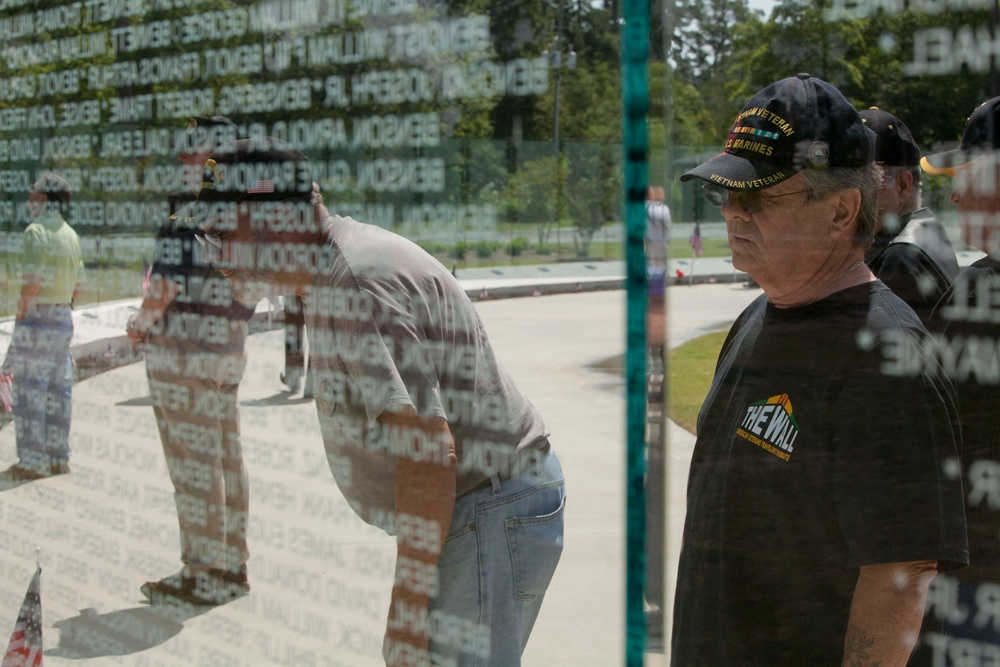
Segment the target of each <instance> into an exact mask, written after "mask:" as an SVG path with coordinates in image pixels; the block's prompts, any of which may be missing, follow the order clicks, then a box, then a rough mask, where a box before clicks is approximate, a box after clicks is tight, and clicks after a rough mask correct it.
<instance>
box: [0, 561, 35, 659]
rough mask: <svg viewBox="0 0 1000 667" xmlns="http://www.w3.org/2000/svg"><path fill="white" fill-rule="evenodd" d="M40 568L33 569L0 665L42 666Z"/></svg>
mask: <svg viewBox="0 0 1000 667" xmlns="http://www.w3.org/2000/svg"><path fill="white" fill-rule="evenodd" d="M41 574H42V568H41V567H38V568H36V569H35V576H34V577H33V578H32V580H31V584H30V585H29V586H28V592H27V593H26V594H25V596H24V602H23V603H22V604H21V611H20V612H19V613H18V614H17V622H16V623H14V634H12V635H11V636H10V643H9V644H8V645H7V653H6V655H4V657H3V663H0V667H42V596H41V592H40V589H39V578H40V576H41Z"/></svg>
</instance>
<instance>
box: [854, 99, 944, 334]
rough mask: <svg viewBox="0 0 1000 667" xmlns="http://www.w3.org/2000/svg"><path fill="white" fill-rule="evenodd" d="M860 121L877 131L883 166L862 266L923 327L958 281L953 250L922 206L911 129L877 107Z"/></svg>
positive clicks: (878, 155)
mask: <svg viewBox="0 0 1000 667" xmlns="http://www.w3.org/2000/svg"><path fill="white" fill-rule="evenodd" d="M861 120H862V122H863V123H864V124H865V125H866V126H867V127H868V128H869V129H870V130H872V131H873V132H875V137H876V145H875V161H876V162H878V163H879V165H880V166H881V167H882V187H881V188H879V192H878V215H879V220H878V226H877V227H876V228H875V238H874V240H873V241H872V246H871V248H869V249H868V250H867V251H866V252H865V264H867V265H868V268H869V269H871V270H872V273H874V274H875V277H876V278H878V279H879V280H881V281H882V282H884V283H885V284H886V285H888V286H889V289H891V290H892V291H893V292H895V293H896V295H897V296H898V297H899V298H901V299H902V300H903V301H905V302H906V303H908V304H910V307H911V308H913V310H914V311H915V312H916V313H917V315H919V316H920V319H921V321H923V322H924V323H925V324H926V323H927V318H928V317H929V316H930V314H931V310H933V308H934V304H936V303H937V302H938V300H939V299H940V298H941V295H942V294H944V293H945V291H946V290H947V289H948V288H949V287H950V286H951V283H952V282H953V281H954V280H955V278H956V277H957V276H958V260H957V259H956V257H955V250H954V248H952V247H951V241H949V240H948V235H947V233H946V232H945V230H944V227H942V226H941V223H940V222H938V220H937V218H936V217H934V214H933V213H932V212H931V211H930V209H928V208H926V207H923V206H922V205H921V199H920V195H921V192H920V191H921V185H920V147H919V146H917V142H916V141H914V140H913V135H912V134H911V133H910V130H909V128H907V127H906V124H905V123H903V121H901V120H900V119H899V118H898V117H896V116H894V115H893V114H891V113H889V112H887V111H883V110H881V109H878V108H876V107H872V108H870V109H867V110H865V111H862V112H861Z"/></svg>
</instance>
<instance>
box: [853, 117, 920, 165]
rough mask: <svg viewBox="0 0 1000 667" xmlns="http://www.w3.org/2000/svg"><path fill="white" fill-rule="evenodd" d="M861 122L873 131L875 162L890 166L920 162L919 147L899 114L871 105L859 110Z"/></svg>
mask: <svg viewBox="0 0 1000 667" xmlns="http://www.w3.org/2000/svg"><path fill="white" fill-rule="evenodd" d="M861 122H863V123H864V124H865V126H866V127H868V129H870V130H871V131H872V132H874V133H875V137H876V141H875V160H876V161H877V162H881V163H883V164H886V165H888V166H890V167H916V166H917V165H918V164H920V147H919V146H917V142H916V141H914V140H913V135H912V134H911V133H910V128H908V127H906V123H904V122H903V121H901V120H900V119H899V116H895V115H893V114H891V113H889V112H888V111H882V110H881V109H879V108H878V107H872V108H870V109H865V110H864V111H862V112H861Z"/></svg>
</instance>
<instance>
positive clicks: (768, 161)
mask: <svg viewBox="0 0 1000 667" xmlns="http://www.w3.org/2000/svg"><path fill="white" fill-rule="evenodd" d="M874 153H875V135H874V134H873V133H872V132H871V131H869V130H868V129H867V128H866V127H865V125H864V123H862V122H861V117H860V116H859V115H858V112H857V110H855V108H854V107H853V106H851V105H850V103H848V101H847V100H846V99H845V98H844V96H843V95H842V94H841V92H840V91H839V90H837V89H836V88H835V87H833V86H832V85H830V84H829V83H827V82H826V81H823V80H821V79H816V78H813V77H811V76H810V75H808V74H799V75H797V76H793V77H790V78H787V79H782V80H781V81H777V82H775V83H772V84H771V85H770V86H768V87H766V88H764V89H763V90H761V91H760V92H759V93H757V94H756V95H755V96H754V97H753V99H751V100H750V102H748V103H747V105H746V106H745V107H743V110H742V111H741V112H740V114H739V115H738V116H737V117H736V122H735V123H734V124H733V126H732V127H731V128H730V130H729V137H728V139H727V140H726V148H725V150H724V151H723V152H722V153H720V154H718V155H716V156H715V157H713V158H711V159H710V160H708V161H707V162H704V163H702V164H700V165H698V166H697V167H695V168H694V169H691V170H690V171H688V172H686V173H685V174H684V175H683V176H681V180H682V181H687V180H690V179H692V178H700V179H702V180H705V181H708V182H709V183H714V184H715V185H718V186H720V187H723V188H726V189H727V190H739V191H744V192H754V191H757V190H763V189H765V188H769V187H771V186H772V185H776V184H778V183H780V182H782V181H784V180H785V179H788V178H791V177H792V176H794V175H795V174H797V173H798V172H800V171H802V170H804V169H825V168H829V167H857V166H863V165H865V164H868V163H870V162H871V161H872V160H873V159H874Z"/></svg>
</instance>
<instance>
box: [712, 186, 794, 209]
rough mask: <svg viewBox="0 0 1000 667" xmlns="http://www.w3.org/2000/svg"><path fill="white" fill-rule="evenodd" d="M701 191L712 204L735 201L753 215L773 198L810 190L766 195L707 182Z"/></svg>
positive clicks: (718, 204)
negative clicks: (733, 189) (730, 188)
mask: <svg viewBox="0 0 1000 667" xmlns="http://www.w3.org/2000/svg"><path fill="white" fill-rule="evenodd" d="M701 191H702V192H703V193H704V195H705V200H706V201H707V202H708V203H709V204H711V205H712V206H718V207H720V208H721V207H722V206H723V205H724V204H725V203H727V202H733V203H734V204H737V205H738V206H740V207H741V208H742V209H743V210H745V211H746V212H747V213H749V214H751V215H753V214H754V213H760V212H761V211H763V210H764V204H765V203H766V202H768V201H770V200H772V199H778V198H779V197H787V196H789V195H798V194H802V193H803V192H808V190H796V191H795V192H785V193H782V194H780V195H765V194H761V193H759V192H734V191H732V190H727V189H725V188H722V187H719V186H718V185H715V184H714V183H706V184H705V185H703V186H702V188H701Z"/></svg>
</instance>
